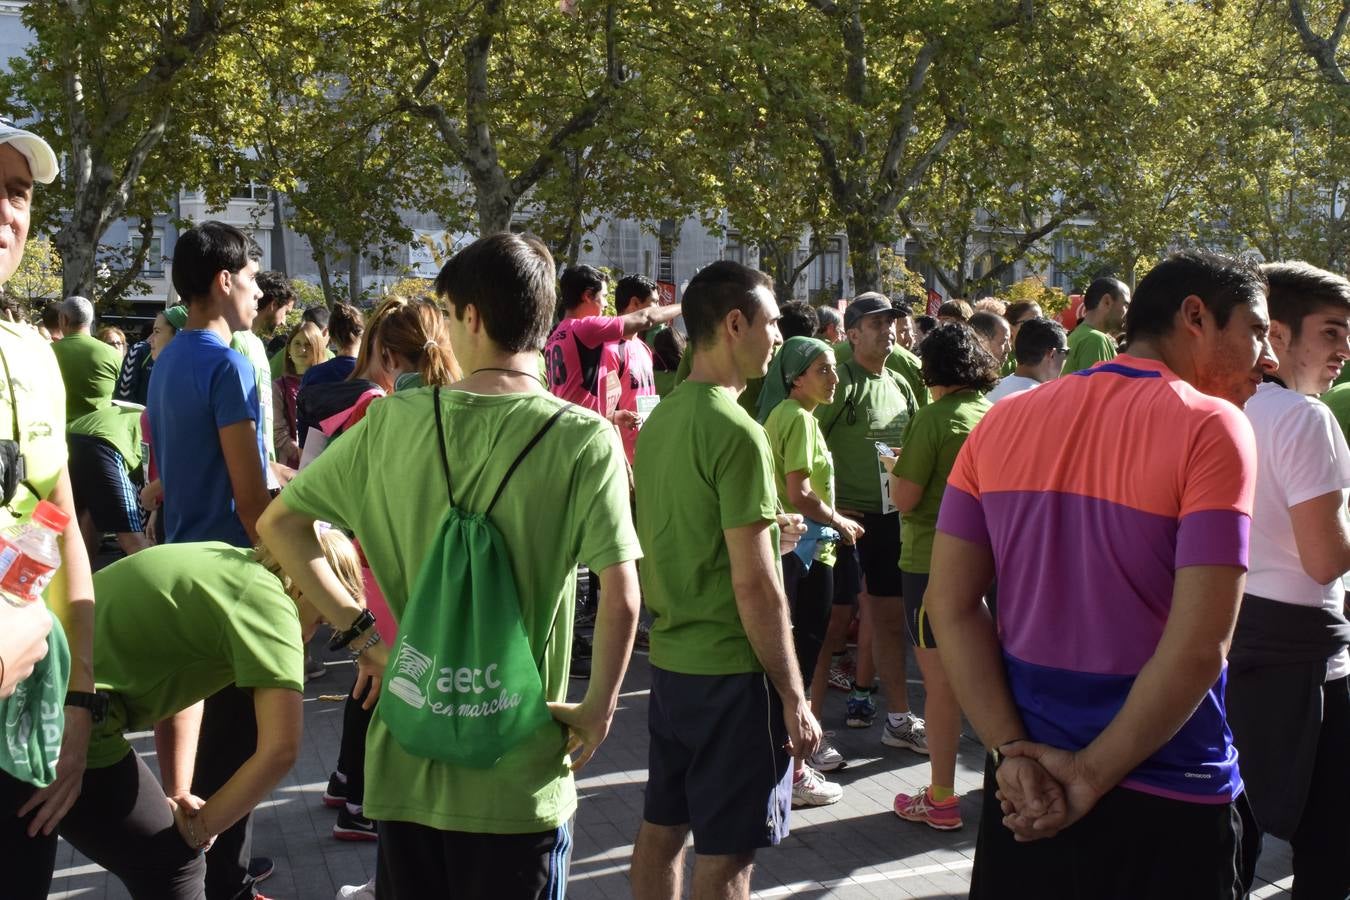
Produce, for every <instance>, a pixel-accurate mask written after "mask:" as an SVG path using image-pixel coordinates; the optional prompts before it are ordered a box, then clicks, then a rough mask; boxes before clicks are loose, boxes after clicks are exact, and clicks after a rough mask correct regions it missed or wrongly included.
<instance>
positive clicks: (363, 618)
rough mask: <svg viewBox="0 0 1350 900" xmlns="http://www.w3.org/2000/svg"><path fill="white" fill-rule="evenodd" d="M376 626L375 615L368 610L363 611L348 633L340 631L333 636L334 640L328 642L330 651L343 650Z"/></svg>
mask: <svg viewBox="0 0 1350 900" xmlns="http://www.w3.org/2000/svg"><path fill="white" fill-rule="evenodd" d="M374 625H375V614H374V613H373V612H371V611H370V610H368V609H363V610H361V615H359V616H357V617H356V621H355V622H353V623H352V625H351V627H350V628H348V629H347V630H346V631H339V632H337V633H335V634H334V635H333V639H332V640H331V641H329V642H328V649H329V650H341V649H342V648H343V647H344V646H346V645H347V644H350V643H351V642H352V641H354V640H356V639H357V638H359V637H360V636H361V635H363V634H365V633H366V632H367V631H369V630H370V629H371V628H372V627H373V626H374Z"/></svg>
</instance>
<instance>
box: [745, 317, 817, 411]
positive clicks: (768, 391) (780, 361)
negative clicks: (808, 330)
mask: <svg viewBox="0 0 1350 900" xmlns="http://www.w3.org/2000/svg"><path fill="white" fill-rule="evenodd" d="M829 349H830V345H829V344H827V343H825V342H824V341H821V340H817V339H816V338H811V337H794V338H788V339H787V343H785V344H784V345H783V346H782V347H780V348H779V350H778V352H777V353H775V354H774V356H773V359H772V360H771V361H770V362H769V371H768V373H767V374H766V375H765V376H764V387H763V389H762V390H761V391H760V394H759V406H758V407H757V413H756V416H755V418H756V419H757V420H758V421H759V424H761V425H763V424H764V423H765V422H767V421H768V420H769V414H770V413H771V412H773V411H774V408H775V407H777V406H778V404H780V403H782V402H783V401H784V400H786V399H787V398H788V395H789V394H791V393H792V382H793V381H794V380H796V378H797V376H798V375H800V374H802V373H803V372H805V371H806V370H807V369H808V368H809V367H810V366H811V360H813V359H815V358H816V357H817V356H819V355H820V354H821V353H823V352H824V351H826V350H829Z"/></svg>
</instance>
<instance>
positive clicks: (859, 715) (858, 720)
mask: <svg viewBox="0 0 1350 900" xmlns="http://www.w3.org/2000/svg"><path fill="white" fill-rule="evenodd" d="M876 715H877V705H876V704H875V703H873V702H872V695H871V694H868V695H867V696H866V697H855V696H854V695H852V694H849V698H848V711H847V713H846V714H845V716H844V724H845V725H847V726H848V727H849V728H870V727H871V726H872V720H873V719H874V718H876Z"/></svg>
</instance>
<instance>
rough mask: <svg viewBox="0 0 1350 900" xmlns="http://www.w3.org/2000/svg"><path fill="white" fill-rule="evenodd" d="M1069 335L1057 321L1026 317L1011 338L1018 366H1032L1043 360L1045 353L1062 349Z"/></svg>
mask: <svg viewBox="0 0 1350 900" xmlns="http://www.w3.org/2000/svg"><path fill="white" fill-rule="evenodd" d="M1068 340H1069V335H1068V332H1066V331H1065V330H1064V326H1063V325H1061V324H1059V323H1058V322H1056V321H1054V320H1052V319H1047V318H1044V317H1043V316H1037V317H1035V318H1034V319H1027V320H1026V321H1025V322H1023V323H1022V327H1021V328H1019V329H1018V330H1017V337H1016V338H1014V339H1013V355H1014V356H1016V357H1017V364H1018V365H1019V366H1034V365H1038V364H1039V363H1042V362H1044V361H1045V354H1047V353H1049V352H1051V351H1052V350H1060V349H1063V347H1064V346H1065V344H1067V343H1068Z"/></svg>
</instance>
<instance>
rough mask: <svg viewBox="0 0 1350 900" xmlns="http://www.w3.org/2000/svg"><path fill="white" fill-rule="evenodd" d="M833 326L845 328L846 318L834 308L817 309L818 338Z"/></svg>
mask: <svg viewBox="0 0 1350 900" xmlns="http://www.w3.org/2000/svg"><path fill="white" fill-rule="evenodd" d="M831 325H837V326H838V327H840V328H843V327H844V317H843V316H842V315H840V313H839V310H837V309H835V308H834V307H833V306H818V307H816V336H817V337H819V336H820V334H821V333H822V332H824V331H825V329H826V328H829V327H830V326H831Z"/></svg>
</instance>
